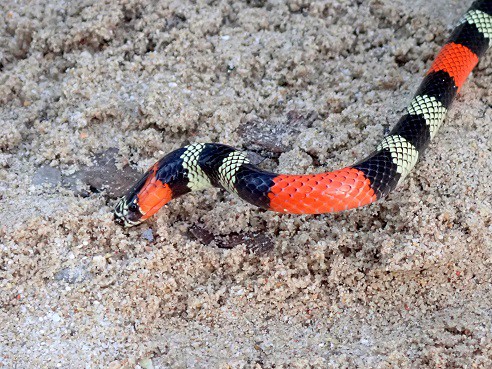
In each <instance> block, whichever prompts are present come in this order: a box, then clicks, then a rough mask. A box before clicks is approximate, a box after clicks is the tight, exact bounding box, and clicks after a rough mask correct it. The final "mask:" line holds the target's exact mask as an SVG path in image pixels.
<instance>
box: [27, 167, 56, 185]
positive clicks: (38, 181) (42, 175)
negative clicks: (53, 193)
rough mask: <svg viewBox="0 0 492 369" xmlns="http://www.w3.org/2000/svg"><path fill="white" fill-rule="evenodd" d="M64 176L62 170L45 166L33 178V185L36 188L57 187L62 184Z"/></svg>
mask: <svg viewBox="0 0 492 369" xmlns="http://www.w3.org/2000/svg"><path fill="white" fill-rule="evenodd" d="M61 179H62V176H61V172H60V170H58V169H57V168H53V167H50V166H49V165H43V166H41V167H40V168H38V170H36V172H35V173H34V175H33V177H32V184H33V185H34V186H43V185H46V186H52V187H55V186H56V185H57V184H59V183H60V182H61Z"/></svg>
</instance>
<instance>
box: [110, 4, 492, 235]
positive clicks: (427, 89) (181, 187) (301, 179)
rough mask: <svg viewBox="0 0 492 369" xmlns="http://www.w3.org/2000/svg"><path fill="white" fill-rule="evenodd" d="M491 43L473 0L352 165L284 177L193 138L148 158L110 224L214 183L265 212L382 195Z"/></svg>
mask: <svg viewBox="0 0 492 369" xmlns="http://www.w3.org/2000/svg"><path fill="white" fill-rule="evenodd" d="M491 40H492V0H478V1H475V2H474V3H473V4H472V5H471V7H470V9H468V11H467V12H466V14H465V15H464V16H463V17H462V18H461V20H460V21H459V22H458V25H457V26H456V27H455V28H454V30H453V32H452V34H451V36H450V38H449V39H448V41H447V43H446V44H445V45H444V46H443V47H442V49H441V50H440V52H439V53H438V55H437V57H436V59H435V60H434V62H433V64H432V65H431V67H430V69H429V71H428V72H427V73H426V74H425V77H424V79H423V81H422V83H421V84H420V87H419V88H418V90H417V92H416V94H415V95H414V97H413V99H412V101H411V102H410V104H409V106H408V107H407V109H406V112H405V114H404V115H403V116H402V117H401V119H400V120H399V121H398V123H397V124H396V125H395V126H394V128H393V129H392V130H391V131H390V132H389V134H388V135H386V136H385V137H384V138H383V140H382V141H381V143H380V144H379V145H378V146H377V148H376V149H375V150H374V151H373V152H372V153H371V154H370V155H369V156H367V157H366V158H364V159H363V160H361V161H359V162H358V163H356V164H354V165H351V166H348V167H346V168H343V169H339V170H335V171H333V172H327V173H320V174H305V175H290V174H276V173H271V172H267V171H263V170H261V169H260V168H258V167H256V166H254V165H253V164H251V163H250V161H249V160H248V157H247V156H246V155H245V153H243V152H241V151H238V150H236V149H235V148H233V147H230V146H227V145H222V144H217V143H195V144H191V145H189V146H186V147H183V148H180V149H178V150H175V151H173V152H171V153H169V154H168V155H166V156H164V157H163V158H162V159H160V160H159V161H158V162H157V163H155V164H154V165H153V166H152V167H151V168H150V169H149V170H148V171H147V172H146V173H145V174H144V175H143V177H142V178H141V179H140V180H139V181H138V182H137V183H136V184H135V185H134V186H133V188H131V189H130V190H129V191H128V193H127V194H126V195H125V196H124V197H122V198H121V199H120V200H119V202H118V203H117V204H116V207H115V210H114V214H115V219H116V221H117V222H118V223H120V224H122V225H124V226H134V225H137V224H139V223H141V222H142V221H144V220H145V219H147V218H149V217H150V216H151V215H153V214H154V213H156V212H157V211H158V210H159V209H160V208H161V207H162V206H164V205H165V204H166V203H167V202H169V201H170V200H171V199H174V198H176V197H178V196H181V195H183V194H185V193H187V192H190V191H195V190H201V189H204V188H206V187H210V186H215V187H220V188H223V189H225V190H227V191H229V192H231V193H234V194H236V195H238V196H239V197H241V198H242V199H244V200H246V201H247V202H249V203H251V204H253V205H256V206H259V207H261V208H264V209H267V210H273V211H277V212H282V213H292V214H320V213H328V212H337V211H342V210H347V209H352V208H357V207H360V206H364V205H367V204H370V203H372V202H375V201H377V200H379V199H381V198H383V197H385V196H386V195H387V194H388V193H389V192H391V191H392V190H393V189H394V188H395V187H396V186H397V185H398V184H399V183H401V182H402V181H403V180H404V179H405V177H406V176H407V175H408V173H409V172H410V171H411V170H412V169H413V167H414V166H415V164H416V163H417V161H418V160H419V158H420V157H421V156H422V153H423V151H424V150H425V149H426V147H427V146H428V145H429V143H430V141H431V140H432V139H433V138H434V137H435V135H436V133H437V131H438V130H439V128H440V126H441V124H442V122H443V120H444V118H445V116H446V113H447V111H448V109H449V107H450V106H451V103H452V101H453V100H454V98H455V96H456V94H457V93H458V92H459V90H460V88H461V87H462V85H463V84H464V82H465V80H466V78H467V77H468V75H469V74H470V73H471V71H472V70H473V68H474V67H475V66H476V65H477V63H478V61H479V59H480V58H481V57H483V55H484V54H485V52H486V51H487V49H488V47H489V46H490V44H491V42H492V41H491Z"/></svg>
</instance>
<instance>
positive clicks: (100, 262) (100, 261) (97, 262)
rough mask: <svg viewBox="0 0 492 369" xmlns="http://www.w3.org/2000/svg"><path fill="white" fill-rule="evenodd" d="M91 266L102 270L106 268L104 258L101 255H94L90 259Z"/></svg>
mask: <svg viewBox="0 0 492 369" xmlns="http://www.w3.org/2000/svg"><path fill="white" fill-rule="evenodd" d="M92 264H94V266H95V267H96V268H99V269H104V267H105V266H106V258H105V257H104V256H101V255H96V256H94V257H93V258H92Z"/></svg>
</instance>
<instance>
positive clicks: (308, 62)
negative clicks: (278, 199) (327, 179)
mask: <svg viewBox="0 0 492 369" xmlns="http://www.w3.org/2000/svg"><path fill="white" fill-rule="evenodd" d="M355 3H357V4H355ZM407 3H411V4H407ZM468 5H469V1H457V0H451V1H449V0H431V1H423V0H417V1H413V2H407V1H403V0H398V1H384V0H374V1H364V2H362V1H358V2H353V1H348V0H346V1H304V0H290V1H281V0H247V1H233V0H218V1H214V0H207V1H205V0H198V1H177V0H176V1H165V0H163V1H158V2H156V1H151V0H121V1H117V0H106V1H96V0H81V1H69V2H67V1H63V0H44V1H43V0H35V1H29V0H20V1H15V0H5V1H2V2H1V3H0V10H1V11H0V104H1V105H0V122H1V123H0V124H1V127H2V129H1V132H0V278H1V279H0V291H1V295H0V298H1V300H0V304H1V305H0V306H1V307H0V326H1V328H0V367H5V368H58V367H61V368H98V367H109V368H112V369H116V368H139V367H141V368H152V367H153V368H256V369H259V368H274V367H275V368H308V367H310V368H490V367H492V305H491V300H492V288H491V281H492V271H491V270H492V269H491V267H492V247H491V246H492V209H491V207H492V186H491V185H490V177H491V176H492V169H491V162H492V136H491V127H492V122H491V120H492V118H491V117H492V114H491V111H492V96H491V93H490V86H491V85H492V57H491V53H489V54H488V56H487V57H486V58H485V59H484V60H483V61H482V62H481V64H480V66H479V67H478V69H477V70H476V71H475V72H474V73H473V75H472V77H471V78H470V79H469V81H468V82H467V84H466V86H465V87H464V88H463V91H462V93H461V95H460V97H459V98H458V99H457V101H456V102H455V105H454V107H453V109H452V110H451V112H450V114H449V116H448V118H447V121H446V124H445V126H444V127H443V128H442V130H441V132H440V134H439V135H438V137H437V139H436V141H435V142H434V143H433V144H432V145H431V147H430V149H429V150H428V151H427V153H426V155H425V158H424V159H423V161H422V162H421V163H420V164H419V165H418V168H417V169H416V170H415V171H414V172H413V173H412V175H411V176H410V177H409V179H408V180H407V181H406V182H405V184H404V185H402V186H401V187H400V188H399V189H397V190H396V191H395V192H394V193H393V194H392V195H391V196H390V197H389V198H388V199H387V200H385V201H383V202H380V203H378V204H376V205H373V206H369V207H367V208H364V209H358V210H354V211H349V212H344V213H340V214H329V215H323V216H289V215H278V214H274V213H271V212H264V211H261V210H258V209H256V208H253V207H252V206H249V205H247V204H245V203H243V202H241V201H240V200H238V199H236V198H234V197H233V196H231V195H228V194H225V193H223V192H221V191H219V190H207V191H204V192H203V193H196V194H191V195H187V196H186V197H183V198H182V199H179V200H176V201H174V202H172V203H171V204H170V205H169V206H168V207H166V208H165V209H163V210H162V211H160V212H159V213H158V215H157V216H156V217H154V218H153V219H152V220H151V221H150V222H148V223H146V224H145V225H142V226H140V227H137V228H133V229H130V230H124V229H122V228H120V227H118V226H117V225H115V224H114V223H113V221H112V214H111V209H112V206H113V204H114V203H115V198H116V196H117V195H118V194H121V191H122V190H124V189H125V188H126V187H127V186H129V184H130V183H131V182H132V181H133V180H134V179H135V176H136V175H138V173H140V172H142V171H144V170H145V169H146V168H147V167H149V166H150V165H151V164H152V163H153V162H154V161H155V160H156V159H158V158H159V157H161V156H162V155H163V154H164V153H166V152H168V151H170V150H172V149H176V148H178V147H180V146H182V145H184V144H187V143H189V142H209V141H211V142H222V143H226V144H231V145H234V146H237V147H240V148H243V149H245V150H250V151H251V155H253V156H256V158H258V160H259V161H261V162H262V163H261V165H262V166H263V167H264V168H267V169H272V170H279V171H285V172H309V171H312V172H319V171H322V170H323V169H324V168H328V169H334V168H338V167H341V166H342V165H349V164H352V163H353V162H355V161H356V160H357V159H359V158H362V157H363V155H365V154H367V153H369V152H370V151H371V150H372V149H373V148H374V147H375V145H376V144H377V142H378V140H379V139H381V137H382V136H383V134H384V131H385V129H387V128H388V127H390V126H391V125H393V124H394V123H395V122H396V121H397V119H398V118H399V116H400V114H401V112H402V111H403V108H404V107H405V106H406V105H407V103H408V102H409V101H410V98H411V96H412V95H413V93H414V91H415V90H416V87H417V86H418V84H419V81H420V79H421V76H422V74H423V73H424V71H425V70H426V68H428V67H429V65H430V63H431V61H432V58H433V56H434V55H435V54H436V52H437V50H438V49H439V46H440V45H442V44H443V43H444V40H445V38H446V37H447V35H448V34H449V31H450V29H451V28H452V25H453V24H455V22H456V21H457V20H458V19H459V17H460V16H461V15H462V14H463V12H464V11H465V10H466V8H467V7H468Z"/></svg>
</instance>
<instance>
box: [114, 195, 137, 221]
mask: <svg viewBox="0 0 492 369" xmlns="http://www.w3.org/2000/svg"><path fill="white" fill-rule="evenodd" d="M137 201H138V198H137V197H136V196H133V198H131V199H130V200H129V199H128V198H127V196H123V197H122V198H120V200H119V201H118V203H117V204H116V206H115V207H114V212H113V213H114V221H115V222H116V223H117V224H119V225H121V226H123V227H133V226H136V225H138V224H140V223H142V222H143V221H144V219H142V217H143V215H144V214H142V212H141V210H140V207H139V206H138V204H137Z"/></svg>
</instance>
